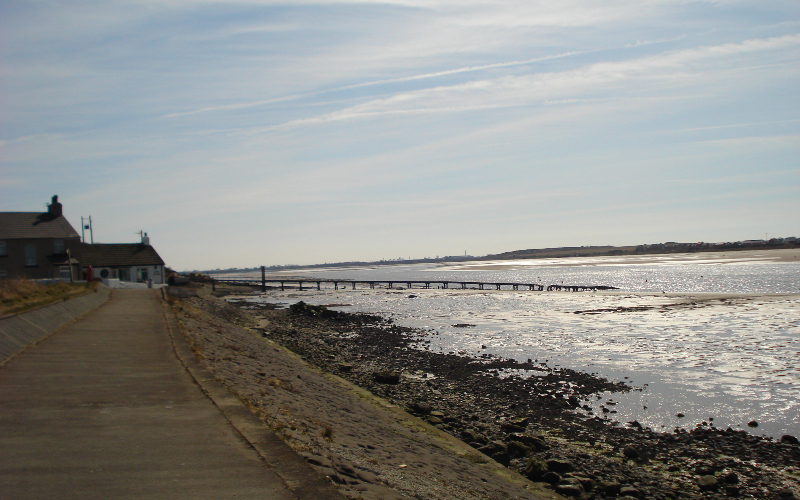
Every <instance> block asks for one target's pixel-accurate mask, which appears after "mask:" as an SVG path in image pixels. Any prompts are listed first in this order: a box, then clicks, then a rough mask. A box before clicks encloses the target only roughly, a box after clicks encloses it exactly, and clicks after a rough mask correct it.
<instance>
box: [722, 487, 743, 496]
mask: <svg viewBox="0 0 800 500" xmlns="http://www.w3.org/2000/svg"><path fill="white" fill-rule="evenodd" d="M725 494H726V495H728V496H729V497H738V496H739V495H741V494H742V492H741V490H740V489H739V487H738V486H736V485H735V484H729V485H727V486H725Z"/></svg>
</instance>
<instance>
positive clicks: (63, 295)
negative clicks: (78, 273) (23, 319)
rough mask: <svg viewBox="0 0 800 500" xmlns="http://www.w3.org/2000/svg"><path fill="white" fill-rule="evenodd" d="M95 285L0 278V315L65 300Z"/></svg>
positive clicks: (89, 289) (91, 288)
mask: <svg viewBox="0 0 800 500" xmlns="http://www.w3.org/2000/svg"><path fill="white" fill-rule="evenodd" d="M96 285H97V283H53V284H49V285H42V284H39V283H35V282H33V281H31V280H28V279H25V278H12V279H0V316H5V315H7V314H17V313H20V312H23V311H26V310H28V309H33V308H35V307H40V306H44V305H48V304H52V303H53V302H58V301H59V300H67V299H69V298H70V297H75V296H77V295H82V294H84V293H86V292H88V291H91V290H93V289H94V287H95V286H96Z"/></svg>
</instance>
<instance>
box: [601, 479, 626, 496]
mask: <svg viewBox="0 0 800 500" xmlns="http://www.w3.org/2000/svg"><path fill="white" fill-rule="evenodd" d="M621 488H622V485H621V484H619V483H618V482H616V481H600V483H599V484H598V485H597V491H599V492H600V493H605V494H606V495H607V496H617V495H619V490H620V489H621Z"/></svg>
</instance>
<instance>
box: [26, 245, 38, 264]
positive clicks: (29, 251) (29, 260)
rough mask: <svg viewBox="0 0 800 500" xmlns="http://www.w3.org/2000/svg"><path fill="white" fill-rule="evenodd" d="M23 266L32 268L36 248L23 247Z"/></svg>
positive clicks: (34, 261)
mask: <svg viewBox="0 0 800 500" xmlns="http://www.w3.org/2000/svg"><path fill="white" fill-rule="evenodd" d="M25 265H26V266H29V267H33V266H35V265H36V247H35V246H33V245H25Z"/></svg>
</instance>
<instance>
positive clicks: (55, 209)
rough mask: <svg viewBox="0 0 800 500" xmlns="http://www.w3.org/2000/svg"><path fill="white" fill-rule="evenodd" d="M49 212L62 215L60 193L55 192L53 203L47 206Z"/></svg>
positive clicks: (58, 215)
mask: <svg viewBox="0 0 800 500" xmlns="http://www.w3.org/2000/svg"><path fill="white" fill-rule="evenodd" d="M47 212H48V213H49V214H50V215H51V216H53V217H60V216H61V215H62V213H63V212H62V208H61V203H59V202H58V195H57V194H54V195H53V199H52V203H50V205H48V206H47Z"/></svg>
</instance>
